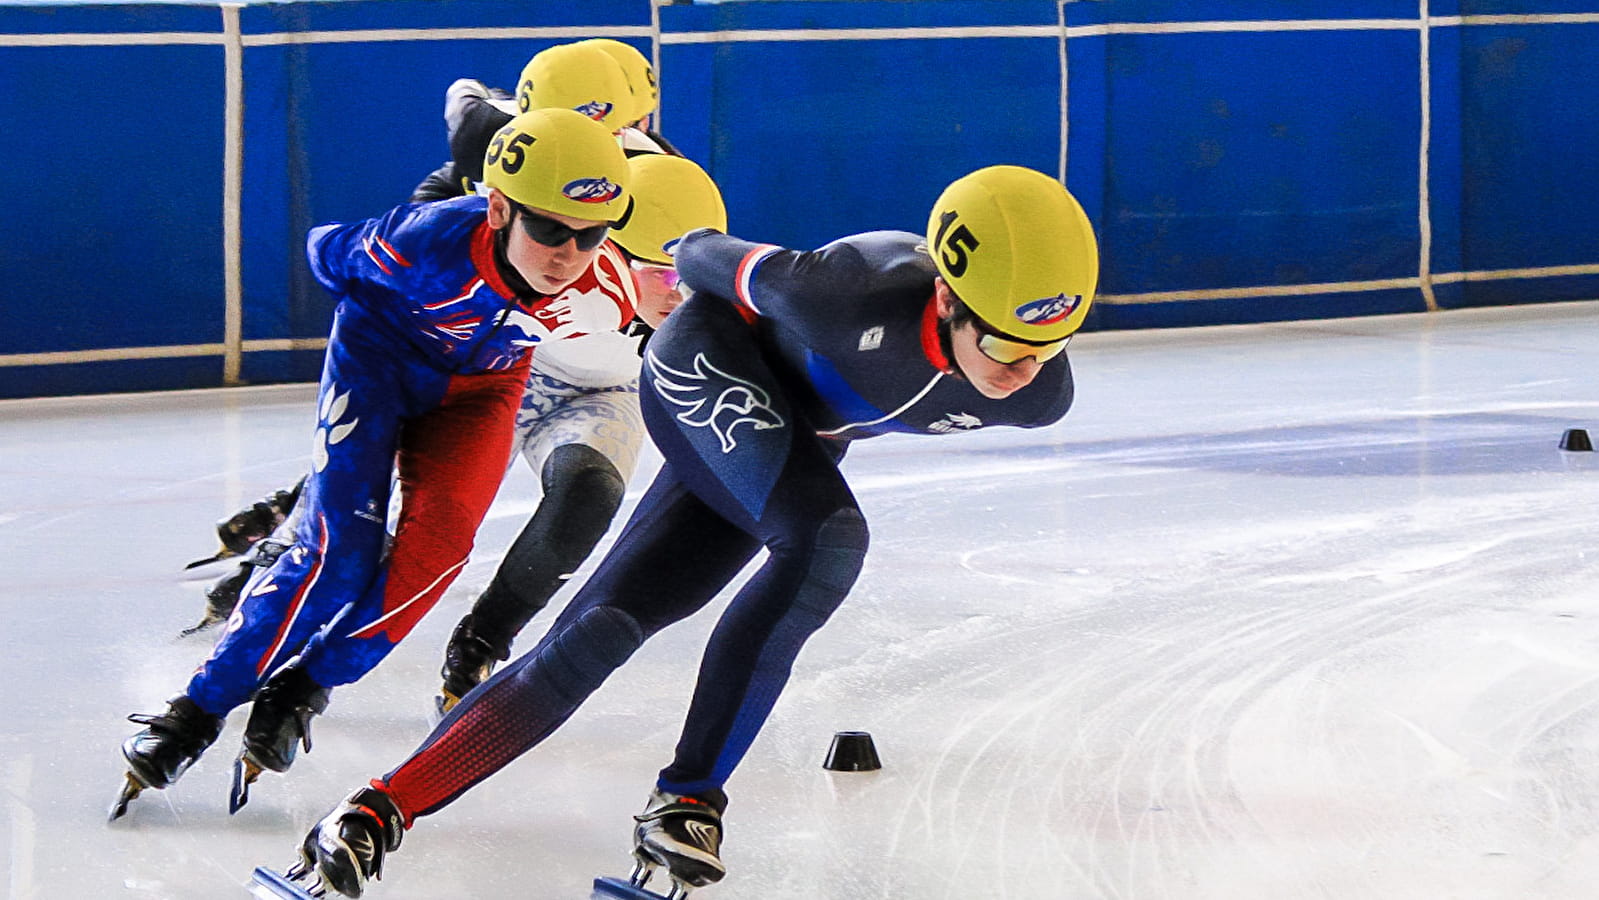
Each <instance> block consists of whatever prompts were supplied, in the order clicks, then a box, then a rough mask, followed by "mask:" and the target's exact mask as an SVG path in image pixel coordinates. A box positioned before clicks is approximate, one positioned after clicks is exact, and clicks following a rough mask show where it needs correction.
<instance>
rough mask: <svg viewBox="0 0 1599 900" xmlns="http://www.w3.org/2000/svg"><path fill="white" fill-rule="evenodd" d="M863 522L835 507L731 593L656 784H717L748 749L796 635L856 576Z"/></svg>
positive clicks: (693, 789) (788, 664) (776, 549)
mask: <svg viewBox="0 0 1599 900" xmlns="http://www.w3.org/2000/svg"><path fill="white" fill-rule="evenodd" d="M867 542H868V535H867V528H866V522H865V520H864V519H863V518H862V517H861V514H860V511H859V510H857V509H855V508H854V507H853V506H851V507H846V508H843V509H839V510H837V511H836V512H834V513H833V514H832V515H830V516H828V517H827V518H826V519H825V520H823V522H822V523H821V525H820V526H819V527H817V528H815V530H814V531H813V532H812V534H811V536H810V538H809V539H808V540H799V541H785V542H782V543H779V544H776V545H773V546H771V547H769V548H768V549H769V550H770V551H771V552H770V555H769V556H768V558H767V560H766V562H765V564H764V565H762V567H761V569H760V571H759V572H757V573H756V574H755V576H754V577H753V578H751V579H750V581H749V582H748V583H746V584H745V585H744V587H743V588H742V589H741V590H740V591H739V593H738V595H737V596H736V597H734V599H733V601H732V602H731V603H730V604H729V605H728V608H727V611H726V612H725V613H724V614H723V616H722V619H721V621H720V622H718V623H717V626H716V630H715V631H714V632H713V633H712V634H711V639H710V641H709V642H708V644H707V646H706V650H705V659H704V662H703V663H702V665H701V669H700V675H699V681H698V683H697V684H696V686H695V691H694V700H693V703H692V704H691V705H690V707H689V713H688V716H687V718H686V719H685V722H684V727H683V734H682V736H681V738H680V739H679V742H678V747H677V752H676V754H675V756H674V759H673V761H672V764H671V765H670V766H668V767H667V768H665V769H663V770H662V772H661V776H660V781H659V786H660V787H661V788H662V789H663V790H667V791H671V792H672V793H676V794H690V795H694V794H701V793H704V792H706V791H709V790H713V789H717V788H720V787H721V786H722V785H724V784H726V783H727V779H728V777H729V776H730V775H732V773H733V770H734V769H735V768H737V766H738V764H739V762H740V761H741V760H742V759H743V758H744V754H745V753H746V752H748V750H749V747H750V744H751V743H752V742H753V741H754V740H755V736H756V735H757V734H758V733H759V732H760V729H761V726H762V725H763V724H765V722H766V718H767V716H768V715H769V714H770V713H771V711H772V706H773V705H774V704H775V703H776V702H777V698H778V695H779V694H781V693H782V691H783V688H784V686H785V685H786V684H787V683H788V678H789V673H790V671H791V670H792V668H793V664H794V660H795V658H796V657H797V656H798V655H799V652H800V649H801V648H802V647H803V646H804V644H805V641H806V640H807V639H809V638H810V636H811V635H812V634H814V633H815V632H816V631H817V629H819V628H821V627H822V625H823V624H824V623H826V621H827V619H828V618H829V617H830V616H831V615H832V614H833V612H834V611H835V610H836V609H837V608H838V606H839V604H841V603H842V602H843V600H844V597H845V596H846V595H847V594H848V593H849V590H850V588H851V587H852V586H853V585H854V583H855V580H856V578H857V577H858V576H859V574H860V570H861V564H862V562H863V560H864V559H865V556H866V547H867Z"/></svg>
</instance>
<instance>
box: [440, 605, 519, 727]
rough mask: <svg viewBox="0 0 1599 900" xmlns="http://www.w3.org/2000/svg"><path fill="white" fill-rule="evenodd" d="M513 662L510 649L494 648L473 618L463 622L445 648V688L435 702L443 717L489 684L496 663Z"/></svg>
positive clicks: (464, 619) (457, 626) (443, 673)
mask: <svg viewBox="0 0 1599 900" xmlns="http://www.w3.org/2000/svg"><path fill="white" fill-rule="evenodd" d="M510 658H511V651H510V648H509V647H496V646H494V645H493V644H492V643H490V642H489V641H488V640H486V639H485V638H484V637H483V636H482V635H480V634H478V632H477V631H476V629H475V628H474V626H473V620H472V616H471V615H467V616H466V617H465V618H463V619H462V620H461V621H460V624H458V625H456V626H455V631H454V632H453V633H452V634H451V635H450V643H449V644H448V645H446V646H445V648H444V667H443V668H442V669H440V670H439V674H440V675H442V676H443V677H444V684H443V686H441V687H440V688H439V695H438V696H437V697H435V698H434V701H433V703H434V708H435V709H436V710H437V711H438V714H439V716H440V717H442V716H443V715H444V714H445V713H447V712H449V711H450V710H452V709H454V708H455V704H457V703H460V702H461V698H462V697H465V696H466V695H467V692H468V691H470V690H472V689H473V688H475V687H477V686H478V685H480V684H482V683H483V682H485V681H487V680H488V678H489V676H490V675H492V674H494V664H495V663H497V662H503V661H505V660H507V659H510Z"/></svg>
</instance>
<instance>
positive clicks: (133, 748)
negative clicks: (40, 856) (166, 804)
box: [110, 694, 222, 822]
mask: <svg viewBox="0 0 1599 900" xmlns="http://www.w3.org/2000/svg"><path fill="white" fill-rule="evenodd" d="M128 720H129V721H131V722H134V723H136V724H139V725H143V726H145V728H144V730H143V731H140V732H139V733H138V734H135V735H134V736H133V737H130V738H128V739H127V740H126V741H123V742H122V756H123V757H124V758H125V759H126V760H127V763H128V772H127V781H126V783H125V784H123V786H122V791H121V793H119V794H118V795H117V799H116V802H115V803H113V804H112V805H111V815H110V820H111V821H113V822H114V821H116V820H117V819H119V818H121V817H122V815H123V814H124V813H126V812H127V811H128V803H129V802H130V801H131V800H133V798H134V797H137V796H139V793H140V792H141V791H144V790H146V789H149V788H154V789H156V790H160V789H161V788H164V787H166V786H167V785H169V784H171V783H172V782H174V781H177V780H178V776H180V775H182V774H183V772H184V770H186V769H188V768H189V766H192V765H194V761H195V760H197V759H199V758H200V754H202V753H204V752H205V748H207V747H209V746H211V743H212V742H213V741H215V740H216V739H217V735H218V734H221V733H222V717H221V716H213V715H211V714H210V713H208V712H206V711H205V710H203V709H201V708H200V707H199V706H197V705H196V704H195V702H194V701H193V700H190V699H189V698H188V697H187V696H185V695H183V694H179V695H178V696H176V697H173V698H172V699H171V700H169V701H167V711H166V712H164V713H160V714H158V715H145V714H142V713H135V714H133V715H131V716H128Z"/></svg>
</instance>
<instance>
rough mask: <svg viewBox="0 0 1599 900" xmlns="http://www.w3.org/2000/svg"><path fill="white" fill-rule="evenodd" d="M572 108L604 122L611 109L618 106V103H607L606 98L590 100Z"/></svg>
mask: <svg viewBox="0 0 1599 900" xmlns="http://www.w3.org/2000/svg"><path fill="white" fill-rule="evenodd" d="M572 108H573V109H575V110H577V111H578V112H580V113H582V114H583V115H585V116H588V117H589V118H591V119H593V120H594V121H596V122H603V121H605V117H606V116H608V115H610V114H611V110H613V109H615V108H616V104H614V103H607V102H605V101H604V100H590V101H589V102H587V103H584V104H581V105H579V106H574V107H572Z"/></svg>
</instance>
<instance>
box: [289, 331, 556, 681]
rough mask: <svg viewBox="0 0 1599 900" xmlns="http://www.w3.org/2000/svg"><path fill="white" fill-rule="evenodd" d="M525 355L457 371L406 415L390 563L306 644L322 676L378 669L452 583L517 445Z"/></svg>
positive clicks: (346, 676) (312, 670)
mask: <svg viewBox="0 0 1599 900" xmlns="http://www.w3.org/2000/svg"><path fill="white" fill-rule="evenodd" d="M525 375H526V364H525V363H524V364H523V366H522V367H519V368H517V369H514V370H508V371H505V372H496V373H493V374H484V375H473V376H458V377H456V378H453V379H451V381H450V385H449V389H448V391H447V392H446V394H445V397H444V399H443V400H442V401H441V403H440V405H439V406H438V407H437V408H435V409H433V410H431V411H430V412H428V413H426V414H425V415H422V416H419V417H417V418H414V419H412V420H410V421H409V422H407V423H406V426H405V429H404V431H403V432H402V433H401V436H400V451H399V454H398V457H397V463H398V470H399V483H400V491H401V495H402V503H401V511H400V518H399V523H398V526H397V527H396V529H395V535H394V541H393V543H392V544H391V545H390V548H389V556H388V561H387V563H386V565H385V566H384V569H383V572H382V573H381V574H380V576H379V577H378V579H377V580H376V582H375V583H374V584H373V586H372V588H371V589H370V590H368V591H367V592H365V594H363V595H361V596H360V597H359V598H358V599H356V600H354V602H352V603H350V604H349V605H348V606H346V607H345V608H344V610H343V611H342V612H341V613H340V614H339V615H338V617H337V618H335V619H334V620H333V621H332V622H331V623H330V624H329V626H328V627H327V628H326V629H324V630H323V631H322V632H321V633H319V634H317V635H316V636H315V637H313V638H312V639H311V640H310V642H308V643H307V645H306V648H305V651H304V653H303V654H302V658H303V661H304V666H305V670H306V672H307V673H309V674H310V676H311V678H312V679H313V680H314V681H315V682H316V683H317V684H319V685H323V686H325V687H333V686H336V685H340V684H349V683H351V682H353V681H356V680H357V679H359V678H360V677H361V676H362V675H365V674H366V673H367V672H369V671H371V670H372V669H373V668H374V667H376V666H377V664H378V663H379V662H381V661H382V660H383V659H384V657H386V656H387V655H388V654H389V652H390V651H391V650H393V649H394V647H395V645H396V644H398V643H399V642H400V640H401V639H403V638H404V637H405V636H406V635H407V634H409V633H410V632H411V629H412V628H414V627H415V626H416V624H417V623H418V622H419V621H421V619H422V617H423V615H425V614H426V613H427V612H428V611H429V610H430V609H432V608H433V606H434V604H436V603H437V602H438V599H439V597H440V596H442V595H443V594H444V591H445V590H446V589H448V588H449V586H450V584H452V583H453V582H454V580H455V578H456V576H457V575H459V574H460V572H461V569H463V568H465V566H466V562H467V557H468V555H469V554H470V553H471V550H472V543H473V538H474V537H475V535H476V533H477V529H478V526H479V525H480V524H481V523H482V521H483V517H484V516H485V515H486V514H487V513H488V509H489V506H490V504H492V503H493V501H494V495H495V493H496V492H497V491H498V490H499V486H500V480H501V479H502V478H503V476H504V474H505V463H506V461H507V460H508V459H509V458H510V453H511V420H512V417H513V416H514V415H515V410H516V402H517V399H518V397H519V396H520V394H521V382H522V379H523V378H524V377H525Z"/></svg>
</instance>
